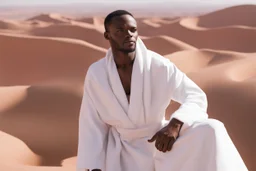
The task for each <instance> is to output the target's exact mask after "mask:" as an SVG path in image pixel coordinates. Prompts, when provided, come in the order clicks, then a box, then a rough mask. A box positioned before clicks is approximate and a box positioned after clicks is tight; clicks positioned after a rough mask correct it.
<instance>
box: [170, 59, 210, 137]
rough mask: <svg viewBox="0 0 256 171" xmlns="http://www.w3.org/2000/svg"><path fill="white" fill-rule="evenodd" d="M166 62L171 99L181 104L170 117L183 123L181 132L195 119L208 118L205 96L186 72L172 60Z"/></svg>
mask: <svg viewBox="0 0 256 171" xmlns="http://www.w3.org/2000/svg"><path fill="white" fill-rule="evenodd" d="M168 61H169V60H168ZM168 63H169V65H168V73H169V74H168V75H169V77H168V79H169V80H168V82H169V86H170V87H171V89H170V91H171V92H170V93H171V99H172V100H174V101H176V102H178V103H180V104H181V106H180V107H179V109H177V110H176V111H175V112H174V113H173V114H172V115H171V118H170V119H172V118H176V119H178V120H180V121H182V122H183V123H184V124H183V126H182V128H181V132H182V131H184V130H186V129H187V128H188V127H189V126H191V125H192V124H193V123H194V122H195V121H200V120H204V119H207V118H208V114H207V113H206V112H207V105H208V102H207V97H206V94H205V93H204V92H203V90H202V89H201V88H200V87H199V86H198V85H196V84H195V83H194V82H193V81H192V80H191V79H190V78H188V77H187V76H186V74H184V73H183V72H182V71H180V70H179V69H178V68H177V67H176V66H175V65H174V64H173V63H172V62H170V61H169V62H168Z"/></svg>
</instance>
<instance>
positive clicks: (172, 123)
mask: <svg viewBox="0 0 256 171" xmlns="http://www.w3.org/2000/svg"><path fill="white" fill-rule="evenodd" d="M168 125H169V126H171V127H173V128H176V129H178V130H179V131H180V130H181V127H182V125H183V122H181V121H180V120H178V119H176V118H172V120H171V121H170V123H169V124H168Z"/></svg>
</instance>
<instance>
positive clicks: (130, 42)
mask: <svg viewBox="0 0 256 171" xmlns="http://www.w3.org/2000/svg"><path fill="white" fill-rule="evenodd" d="M124 43H129V44H133V43H134V44H135V41H132V40H130V41H125V42H124Z"/></svg>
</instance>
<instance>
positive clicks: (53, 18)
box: [28, 13, 72, 24]
mask: <svg viewBox="0 0 256 171" xmlns="http://www.w3.org/2000/svg"><path fill="white" fill-rule="evenodd" d="M31 20H32V21H36V20H38V21H44V22H51V23H54V24H61V23H69V22H70V21H71V20H72V18H70V17H64V16H62V15H59V14H54V13H51V14H41V15H38V16H35V17H32V18H29V19H28V21H31Z"/></svg>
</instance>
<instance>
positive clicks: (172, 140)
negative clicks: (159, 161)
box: [167, 137, 175, 151]
mask: <svg viewBox="0 0 256 171" xmlns="http://www.w3.org/2000/svg"><path fill="white" fill-rule="evenodd" d="M174 142H175V139H174V137H172V138H171V141H170V142H169V144H168V148H167V150H168V151H171V149H172V146H173V144H174Z"/></svg>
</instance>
